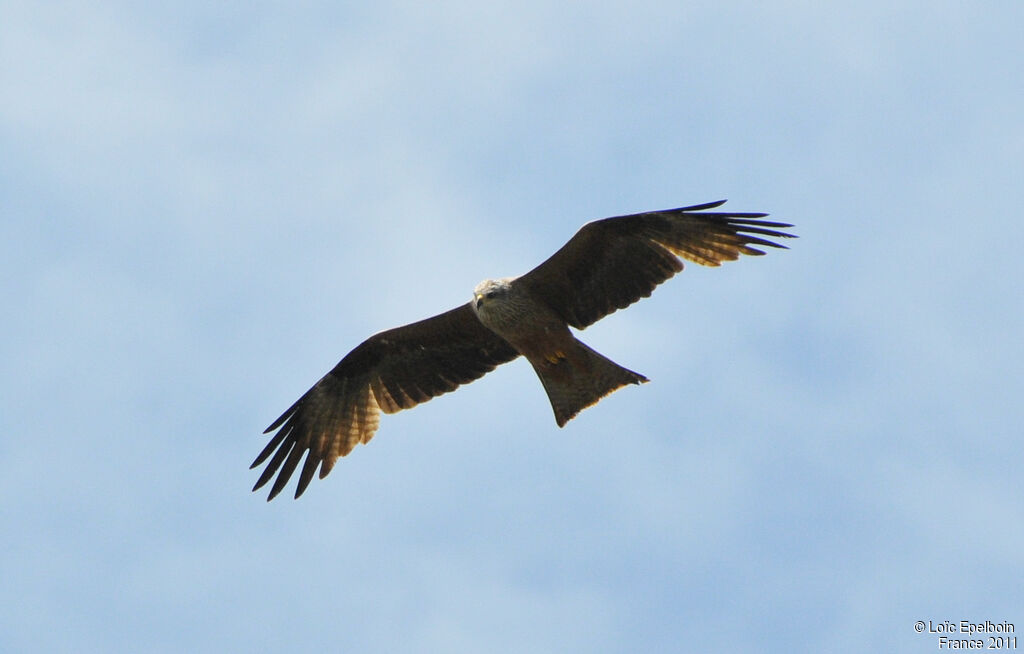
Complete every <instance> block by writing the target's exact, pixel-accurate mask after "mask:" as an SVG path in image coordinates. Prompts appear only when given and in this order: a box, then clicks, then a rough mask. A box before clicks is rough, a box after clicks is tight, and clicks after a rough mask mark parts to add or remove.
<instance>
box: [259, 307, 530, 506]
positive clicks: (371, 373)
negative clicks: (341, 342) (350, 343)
mask: <svg viewBox="0 0 1024 654" xmlns="http://www.w3.org/2000/svg"><path fill="white" fill-rule="evenodd" d="M517 356H519V353H518V352H517V351H516V350H515V349H514V348H513V347H512V346H511V345H509V344H508V343H507V342H505V340H503V339H502V338H501V337H500V336H498V335H497V334H495V333H494V332H492V331H491V330H489V329H487V328H486V327H484V325H483V324H482V323H481V322H480V320H479V319H478V318H477V317H476V314H475V313H474V312H473V308H472V307H471V306H470V305H469V304H468V303H467V304H464V305H462V306H460V307H458V308H456V309H452V310H451V311H447V312H445V313H442V314H440V315H437V316H434V317H433V318H427V319H426V320H421V321H419V322H415V323H412V324H410V325H405V326H403V327H397V328H395V329H390V330H388V331H384V332H381V333H379V334H376V335H374V336H371V337H370V338H368V339H366V341H364V342H363V343H362V344H361V345H359V346H358V347H356V348H355V349H354V350H352V351H351V352H349V353H348V354H347V355H346V356H345V358H343V359H342V360H341V361H340V362H339V363H338V365H336V366H335V367H334V369H333V370H331V371H330V372H329V373H327V374H326V375H324V377H323V378H322V379H321V380H320V381H318V382H317V383H316V384H315V385H314V386H313V387H312V388H311V389H309V390H308V391H306V393H305V395H303V396H302V397H301V398H299V400H298V401H297V402H296V403H295V404H293V405H292V406H291V408H289V409H288V410H287V411H285V412H284V414H282V415H281V417H280V418H278V419H277V420H275V421H274V423H273V424H272V425H270V427H268V428H267V430H266V431H265V432H264V433H269V432H272V431H274V430H275V429H278V428H280V430H279V431H278V432H277V433H276V434H275V435H274V436H273V438H271V440H270V442H269V443H268V444H267V446H266V447H265V448H264V449H263V451H262V452H260V455H259V456H258V457H256V460H255V461H253V463H252V466H250V467H251V468H255V467H256V466H258V465H260V464H261V463H263V462H264V461H266V460H267V458H268V457H270V455H271V454H273V455H274V456H273V458H272V459H270V463H268V464H267V467H266V468H264V470H263V473H262V474H261V475H260V478H259V480H258V481H257V482H256V485H255V486H254V487H253V490H254V491H255V490H257V489H259V488H260V487H262V486H263V485H264V484H266V483H267V482H268V481H270V479H271V477H273V476H274V473H275V472H277V470H278V468H280V470H281V471H280V473H279V474H278V475H277V479H276V480H275V481H274V485H273V487H272V488H271V489H270V496H269V497H268V498H267V500H268V501H269V500H272V499H274V497H275V496H276V495H277V494H278V493H280V492H281V490H282V489H283V488H284V486H285V485H286V484H287V483H288V479H289V478H290V477H291V476H292V473H293V472H294V471H295V468H296V467H297V466H298V464H299V461H300V460H301V459H302V455H303V454H305V453H306V452H309V454H308V455H307V456H306V462H305V463H304V464H303V466H302V473H301V474H300V476H299V483H298V486H297V488H296V490H295V497H299V495H302V493H303V491H305V490H306V486H308V485H309V482H310V481H311V480H312V478H313V473H314V472H315V471H316V469H317V466H319V467H320V478H321V479H323V478H324V477H325V476H326V475H327V473H329V472H330V471H331V468H332V467H334V463H335V462H336V461H337V460H338V457H339V456H345V455H346V454H348V453H349V452H350V451H352V448H354V447H355V446H356V445H358V444H359V443H366V442H367V441H369V440H370V439H371V438H373V434H374V432H375V431H377V424H378V422H379V420H380V412H381V411H383V412H384V413H394V412H396V411H400V410H402V409H408V408H411V407H414V406H416V405H417V404H419V403H421V402H426V401H427V400H429V399H431V398H433V397H436V396H438V395H441V394H443V393H447V392H449V391H453V390H455V389H456V388H457V387H458V386H459V385H460V384H466V383H468V382H471V381H473V380H475V379H479V378H480V377H482V376H484V375H485V374H487V373H488V372H490V371H491V370H494V368H495V367H496V366H498V365H500V364H502V363H505V362H507V361H511V360H512V359H514V358H516V357H517ZM275 450H276V452H275ZM282 464H283V467H282Z"/></svg>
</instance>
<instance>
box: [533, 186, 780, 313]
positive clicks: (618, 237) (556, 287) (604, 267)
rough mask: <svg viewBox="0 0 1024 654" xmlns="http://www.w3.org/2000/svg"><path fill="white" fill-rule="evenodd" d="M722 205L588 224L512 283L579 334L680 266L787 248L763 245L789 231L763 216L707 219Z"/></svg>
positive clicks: (720, 214) (714, 263)
mask: <svg viewBox="0 0 1024 654" xmlns="http://www.w3.org/2000/svg"><path fill="white" fill-rule="evenodd" d="M724 203H725V200H722V201H721V202H710V203H708V204H698V205H694V206H691V207H682V208H679V209H668V210H665V211H651V212H648V213H638V214H633V215H630V216H618V217H615V218H605V219H604V220H595V221H593V222H590V223H587V224H586V225H584V226H583V227H582V228H581V229H580V231H578V232H576V235H575V236H573V237H572V238H571V239H569V242H568V243H566V244H565V245H564V246H562V248H561V249H560V250H559V251H558V252H555V253H554V254H553V255H551V257H550V258H549V259H547V260H546V261H545V262H544V263H542V264H540V265H539V266H537V267H536V268H534V269H533V270H531V271H530V272H528V273H526V274H525V275H523V276H522V277H519V278H517V279H516V280H515V281H514V282H513V283H515V284H522V285H524V286H526V287H527V288H528V290H529V294H530V296H531V297H533V298H535V299H537V300H539V301H542V302H544V303H545V304H546V305H547V306H549V307H550V308H551V309H553V310H554V311H556V312H557V313H558V314H559V315H560V316H561V317H562V318H563V319H564V320H565V321H566V322H567V323H569V324H570V325H572V326H573V327H576V328H577V329H583V328H584V327H586V326H588V325H591V324H593V323H595V322H597V321H598V320H600V319H601V318H603V317H604V316H606V315H608V314H609V313H611V312H613V311H615V310H616V309H622V308H625V307H627V306H629V305H630V304H633V303H634V302H636V301H637V300H639V299H640V298H642V297H647V296H649V295H650V294H651V291H653V290H654V288H655V287H656V286H657V285H658V284H660V283H662V282H663V281H665V280H666V279H668V278H669V277H671V276H673V275H675V274H676V273H677V272H679V271H680V270H682V269H683V264H682V262H681V261H680V260H679V259H680V258H683V259H687V260H689V261H693V262H695V263H699V264H701V265H703V266H717V265H719V264H720V263H722V262H723V261H733V260H735V259H737V258H738V257H739V256H740V255H741V254H748V255H760V254H764V252H763V251H762V250H758V249H757V248H756V247H752V246H762V247H763V246H767V247H773V248H784V247H785V246H784V245H781V244H779V243H775V242H773V241H769V240H768V239H767V238H763V237H771V238H793V234H787V233H785V232H780V231H778V230H779V229H780V228H786V227H792V225H788V224H786V223H775V222H768V221H765V220H759V219H760V218H763V217H765V216H766V215H767V214H763V213H726V212H710V211H709V212H705V210H706V209H715V208H717V207H719V206H721V205H722V204H724ZM700 212H703V213H700Z"/></svg>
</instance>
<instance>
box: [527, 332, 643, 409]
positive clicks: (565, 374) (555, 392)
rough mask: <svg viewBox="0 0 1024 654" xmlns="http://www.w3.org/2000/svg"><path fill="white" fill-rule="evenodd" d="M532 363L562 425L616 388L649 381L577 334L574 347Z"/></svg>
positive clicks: (531, 361) (532, 360)
mask: <svg viewBox="0 0 1024 654" xmlns="http://www.w3.org/2000/svg"><path fill="white" fill-rule="evenodd" d="M530 363H531V364H533V369H534V370H535V371H536V372H537V376H538V377H540V381H541V383H542V384H543V385H544V390H545V391H547V394H548V399H549V400H550V401H551V408H552V409H553V410H554V412H555V422H557V423H558V426H559V427H563V426H565V423H567V422H569V421H570V420H572V418H574V417H575V416H576V414H578V413H579V412H580V411H582V410H583V409H585V408H587V407H588V406H592V405H594V404H597V402H598V400H600V399H601V398H602V397H604V396H605V395H608V394H609V393H611V392H612V391H615V390H616V389H619V388H621V387H623V386H625V385H626V384H642V383H645V382H647V381H648V379H647V378H646V377H644V376H643V375H641V374H638V373H635V372H633V371H632V370H628V369H626V368H623V367H622V366H620V365H619V364H617V363H615V362H614V361H611V360H610V359H608V358H606V357H604V356H602V355H600V354H598V353H597V352H595V351H594V350H592V349H590V348H589V347H587V346H586V345H584V344H583V343H581V342H580V341H578V340H576V339H575V338H574V339H573V346H572V347H571V348H570V351H568V352H560V353H559V354H558V356H553V357H549V358H541V359H537V360H534V359H533V358H531V360H530Z"/></svg>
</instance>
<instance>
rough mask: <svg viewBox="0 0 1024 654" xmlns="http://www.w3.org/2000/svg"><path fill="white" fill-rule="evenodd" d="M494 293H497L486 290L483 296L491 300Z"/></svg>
mask: <svg viewBox="0 0 1024 654" xmlns="http://www.w3.org/2000/svg"><path fill="white" fill-rule="evenodd" d="M495 295H497V293H495V292H494V291H487V293H486V294H485V297H486V298H487V299H488V300H493V299H494V296H495Z"/></svg>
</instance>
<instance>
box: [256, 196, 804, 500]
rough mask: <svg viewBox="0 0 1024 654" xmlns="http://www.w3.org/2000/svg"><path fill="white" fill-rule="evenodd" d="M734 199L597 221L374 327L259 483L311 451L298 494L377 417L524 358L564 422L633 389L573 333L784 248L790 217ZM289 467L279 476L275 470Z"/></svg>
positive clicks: (280, 480) (294, 424)
mask: <svg viewBox="0 0 1024 654" xmlns="http://www.w3.org/2000/svg"><path fill="white" fill-rule="evenodd" d="M724 203H725V201H724V200H722V201H720V202H710V203H707V204H699V205H693V206H689V207H681V208H678V209H668V210H664V211H651V212H647V213H638V214H632V215H628V216H618V217H614V218H605V219H604V220H596V221H593V222H590V223H588V224H586V225H584V226H583V227H582V228H581V229H580V230H579V231H578V232H577V233H576V235H575V236H573V237H572V238H571V239H569V242H568V243H566V244H565V245H564V246H563V247H562V248H561V249H560V250H558V252H555V254H553V255H552V256H551V257H550V258H549V259H548V260H547V261H545V262H544V263H542V264H540V265H539V266H537V267H536V268H534V269H533V270H531V271H530V272H528V273H526V274H525V275H522V276H520V277H508V278H504V279H492V280H486V281H483V282H481V283H480V284H478V285H477V287H476V288H475V289H474V290H473V298H472V300H470V302H469V303H467V304H463V305H462V306H460V307H457V308H455V309H452V310H450V311H446V312H445V313H442V314H439V315H437V316H434V317H433V318H427V319H426V320H421V321H419V322H414V323H412V324H410V325H405V326H404V327H397V328H395V329H389V330H387V331H383V332H380V333H379V334H375V335H374V336H371V337H370V338H368V339H366V340H365V341H363V343H361V344H360V345H359V346H358V347H356V348H355V349H354V350H352V351H351V352H349V353H348V354H347V355H345V358H343V359H342V360H341V361H340V362H339V363H338V365H336V366H335V367H334V368H333V369H332V370H331V371H330V372H328V373H327V374H326V375H324V377H323V378H322V379H320V381H318V382H317V383H316V384H315V385H314V386H313V387H312V388H310V389H309V390H308V391H306V393H305V395H303V396H302V397H300V398H299V399H298V401H297V402H295V404H293V405H292V406H291V407H290V408H289V409H288V410H287V411H285V412H284V413H283V414H282V415H281V417H280V418H278V419H277V420H275V421H274V423H273V424H272V425H270V427H268V428H267V430H266V431H265V432H264V433H265V434H266V433H270V432H272V431H274V430H278V431H277V433H276V434H275V435H274V436H273V437H272V438H271V439H270V442H269V443H268V444H267V446H266V447H265V448H263V451H262V452H260V455H259V456H257V457H256V460H255V461H253V463H252V466H250V467H251V468H255V467H256V466H258V465H260V464H262V463H263V462H264V461H266V460H267V459H268V458H269V457H270V456H271V455H272V454H273V457H272V458H270V462H269V463H268V464H267V466H266V468H264V470H263V473H262V474H261V475H260V478H259V480H258V481H257V482H256V485H255V486H254V487H253V491H255V490H258V489H259V488H261V487H262V486H263V485H264V484H266V483H267V482H268V481H270V479H271V478H273V477H274V474H275V473H277V479H276V480H275V481H274V485H273V486H272V487H271V489H270V495H269V497H268V498H267V500H268V501H269V500H272V499H274V497H275V496H276V495H277V494H278V493H280V492H281V490H282V489H283V488H284V486H285V485H286V484H287V483H288V480H289V478H290V477H291V476H292V473H293V472H295V469H296V467H297V466H298V464H299V462H300V461H301V460H302V457H303V455H305V457H306V460H305V463H304V464H303V466H302V472H301V474H300V475H299V482H298V485H297V487H296V490H295V497H296V498H298V497H299V496H300V495H302V493H303V491H305V490H306V487H307V486H308V485H309V482H310V481H311V480H312V478H313V474H314V473H315V472H316V471H317V468H319V476H320V478H321V479H323V478H324V477H325V476H326V475H327V473H329V472H330V471H331V468H333V467H334V464H335V462H336V461H337V460H338V457H340V456H345V455H346V454H348V453H349V452H350V451H352V448H354V447H355V446H356V445H358V444H359V443H366V442H368V441H369V440H370V439H371V438H373V435H374V432H376V431H377V425H378V423H379V421H380V413H381V411H383V412H384V413H395V412H396V411H400V410H402V409H409V408H412V407H414V406H416V405H417V404H419V403H421V402H426V401H427V400H429V399H431V398H433V397H436V396H438V395H441V394H443V393H447V392H449V391H453V390H455V389H456V388H458V386H459V385H460V384H466V383H469V382H471V381H473V380H475V379H479V378H480V377H482V376H483V375H485V374H487V373H488V372H490V371H491V370H494V368H495V367H497V366H498V365H500V364H503V363H506V362H508V361H511V360H512V359H515V358H516V357H518V356H519V355H523V356H524V357H526V360H527V361H529V362H530V364H531V365H532V366H533V369H534V370H535V371H536V373H537V376H538V377H540V381H541V384H543V386H544V390H545V391H546V392H547V395H548V399H549V400H550V401H551V408H552V409H553V410H554V412H555V422H556V423H558V426H559V427H562V426H563V425H565V423H566V422H568V421H569V420H570V419H572V418H573V417H574V416H575V415H576V414H577V413H579V412H580V411H581V410H583V409H585V408H586V407H589V406H591V405H593V404H595V403H597V401H598V400H600V399H601V398H602V397H604V396H605V395H608V394H609V393H611V392H612V391H614V390H616V389H618V388H620V387H622V386H625V385H626V384H639V383H642V382H646V381H647V378H646V377H644V376H643V375H641V374H639V373H636V372H633V371H632V370H627V369H626V368H623V367H622V366H620V365H618V364H616V363H614V362H612V361H610V360H609V359H607V358H605V357H603V356H601V355H600V354H598V353H597V352H595V351H594V350H592V349H590V348H589V347H587V346H586V345H584V344H583V343H581V342H580V341H579V340H577V339H576V338H575V337H574V336H573V333H572V332H571V331H570V330H569V328H570V327H575V328H576V329H584V328H586V327H587V326H588V325H591V324H593V323H594V322H597V321H598V320H600V319H601V318H603V317H604V316H606V315H608V314H610V313H612V312H613V311H615V310H616V309H622V308H624V307H627V306H629V305H630V304H632V303H634V302H636V301H637V300H639V299H640V298H642V297H648V296H649V295H650V294H651V292H652V291H653V290H654V287H655V286H657V285H658V284H660V283H662V282H663V281H665V280H666V279H668V278H669V277H672V276H673V275H675V274H676V273H677V272H679V271H681V270H682V269H683V264H682V262H681V261H680V258H682V259H686V260H688V261H692V262H694V263H698V264H701V265H704V266H717V265H719V264H720V263H722V262H723V261H733V260H735V259H737V258H738V257H739V255H741V254H747V255H761V254H764V252H763V251H762V250H758V249H757V248H756V247H754V246H761V247H764V246H768V247H773V248H784V247H785V246H783V245H781V244H779V243H775V242H773V241H770V240H768V238H791V237H793V234H788V233H785V232H781V231H778V230H780V229H785V228H787V227H792V225H789V224H786V223H776V222H768V221H764V220H760V219H761V218H764V217H765V216H767V215H768V214H764V213H726V212H714V211H709V210H710V209H715V208H717V207H719V206H721V205H722V204H724ZM278 470H280V472H278Z"/></svg>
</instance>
